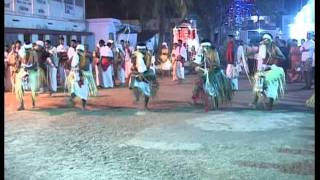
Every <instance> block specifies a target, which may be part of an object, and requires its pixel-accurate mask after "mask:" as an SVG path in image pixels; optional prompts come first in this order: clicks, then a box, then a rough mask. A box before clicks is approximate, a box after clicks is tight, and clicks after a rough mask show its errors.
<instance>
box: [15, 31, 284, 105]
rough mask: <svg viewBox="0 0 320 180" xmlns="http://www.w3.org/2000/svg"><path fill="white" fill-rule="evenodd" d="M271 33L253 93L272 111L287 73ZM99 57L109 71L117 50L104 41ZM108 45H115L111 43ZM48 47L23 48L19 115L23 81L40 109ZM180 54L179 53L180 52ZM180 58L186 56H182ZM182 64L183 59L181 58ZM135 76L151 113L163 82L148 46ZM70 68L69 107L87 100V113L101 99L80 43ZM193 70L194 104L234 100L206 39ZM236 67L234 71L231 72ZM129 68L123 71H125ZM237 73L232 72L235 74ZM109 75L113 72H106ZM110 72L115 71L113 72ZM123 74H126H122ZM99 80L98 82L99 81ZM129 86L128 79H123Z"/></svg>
mask: <svg viewBox="0 0 320 180" xmlns="http://www.w3.org/2000/svg"><path fill="white" fill-rule="evenodd" d="M272 39H273V38H272V36H271V35H270V34H264V35H263V37H262V41H261V42H260V47H259V49H260V48H261V51H259V53H261V54H262V57H263V65H262V66H261V67H260V68H259V69H258V71H257V72H256V74H255V76H254V77H255V78H254V85H253V92H254V98H253V99H254V100H253V102H252V104H251V106H252V107H253V108H256V106H257V103H258V100H259V98H260V97H263V99H267V100H268V103H267V104H268V105H267V109H270V110H271V109H272V106H273V104H274V102H275V101H276V100H278V99H279V98H280V97H281V96H282V95H283V94H284V90H285V73H284V71H283V69H282V68H281V67H279V66H278V63H279V62H280V61H281V60H282V59H284V55H283V54H282V53H281V51H280V50H279V48H278V47H277V46H276V45H275V43H274V42H273V41H272ZM99 44H100V55H99V56H98V59H99V63H101V65H102V67H103V68H105V69H106V70H108V68H109V67H110V64H112V63H113V60H114V59H113V57H114V56H113V55H111V53H112V51H110V49H108V48H106V49H105V50H104V42H103V41H100V43H99ZM107 46H110V44H108V45H107ZM42 48H43V42H42V41H37V42H36V45H35V47H34V48H32V49H31V46H27V45H26V46H24V47H23V52H22V53H21V55H20V58H19V60H18V61H17V63H16V67H17V68H16V69H17V71H16V83H15V93H16V96H17V99H18V101H19V103H20V106H19V108H18V110H24V109H25V107H24V100H23V96H24V89H25V88H24V87H25V86H24V82H26V79H28V81H27V82H28V83H29V86H30V90H31V96H32V106H33V107H35V102H36V93H37V89H38V88H39V83H40V82H41V79H42V78H43V71H42V68H41V66H40V64H41V63H40V62H38V61H37V58H35V56H39V55H40V54H39V52H40V49H42ZM178 54H179V53H178ZM178 56H181V55H178ZM176 58H177V59H183V58H184V57H176ZM130 59H131V67H130V74H129V75H128V77H129V78H128V81H129V82H128V84H129V89H130V90H132V92H133V97H134V100H135V101H137V102H138V101H139V100H140V98H141V97H142V96H143V97H144V108H145V109H149V106H148V104H149V101H150V98H151V97H153V96H155V95H156V94H157V91H158V89H159V83H158V81H157V77H156V72H155V70H154V69H153V68H152V67H151V64H152V54H151V53H150V52H149V51H148V50H147V47H146V45H145V44H144V43H139V44H138V45H137V47H136V49H135V51H134V52H133V53H132V54H131V57H130ZM47 63H49V64H52V66H54V67H55V64H56V63H55V62H53V61H52V60H50V58H48V62H47ZM65 63H66V64H69V66H70V68H69V69H70V71H69V73H68V74H67V76H66V84H67V88H68V92H69V94H70V97H69V101H70V104H71V105H72V106H73V105H74V99H75V98H76V97H78V98H80V99H81V100H82V109H83V110H85V109H86V104H87V101H88V98H89V96H97V93H98V90H97V82H96V81H95V78H94V76H93V73H92V69H91V66H90V59H89V57H88V55H87V54H86V51H85V47H84V45H82V44H78V45H77V46H76V47H75V53H74V54H73V56H72V57H71V58H69V59H67V60H66V62H65ZM192 65H193V66H194V68H195V70H196V71H197V72H198V74H199V76H198V80H197V81H196V83H195V85H194V89H193V96H192V99H193V101H194V103H197V102H199V101H200V102H201V103H203V104H204V108H205V111H209V110H212V109H217V108H219V106H220V105H221V104H223V103H228V102H231V101H232V98H233V95H234V92H235V89H237V88H235V87H234V82H233V79H234V78H233V77H232V76H229V75H228V74H229V73H228V72H226V73H225V71H224V70H223V69H222V67H221V65H220V59H219V54H218V51H217V49H216V48H215V47H214V46H213V45H212V44H211V42H210V41H207V40H204V41H202V42H201V44H200V50H199V51H198V53H197V55H196V58H195V60H194V61H192ZM232 67H233V68H235V66H231V68H232ZM126 70H127V69H124V71H126ZM231 71H232V70H231ZM104 73H108V71H104ZM109 73H110V72H109ZM123 73H124V72H123ZM96 78H97V77H96ZM105 81H106V82H102V84H105V85H108V84H111V86H113V84H112V83H113V80H112V77H111V79H106V80H105ZM123 82H124V80H123Z"/></svg>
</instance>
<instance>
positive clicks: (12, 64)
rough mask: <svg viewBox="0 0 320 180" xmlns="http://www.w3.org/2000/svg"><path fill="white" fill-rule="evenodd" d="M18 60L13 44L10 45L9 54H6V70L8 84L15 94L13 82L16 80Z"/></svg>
mask: <svg viewBox="0 0 320 180" xmlns="http://www.w3.org/2000/svg"><path fill="white" fill-rule="evenodd" d="M18 60H19V55H18V53H17V52H16V51H15V44H12V45H11V49H10V52H9V54H8V68H9V71H10V82H11V91H12V93H14V92H15V89H14V88H15V80H16V77H15V76H16V72H17V66H16V64H17V61H18Z"/></svg>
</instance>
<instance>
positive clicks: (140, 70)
mask: <svg viewBox="0 0 320 180" xmlns="http://www.w3.org/2000/svg"><path fill="white" fill-rule="evenodd" d="M151 58H152V57H151V54H149V53H148V52H147V47H146V45H145V44H144V43H140V44H138V46H137V50H136V51H135V52H134V53H133V58H132V69H131V78H130V86H129V88H130V89H132V90H133V92H134V95H135V100H136V102H138V101H139V99H140V94H142V93H143V94H144V108H145V109H148V103H149V99H150V97H153V96H155V95H156V92H157V90H158V88H159V84H158V82H157V79H156V76H155V73H154V71H153V70H151V69H150V65H151Z"/></svg>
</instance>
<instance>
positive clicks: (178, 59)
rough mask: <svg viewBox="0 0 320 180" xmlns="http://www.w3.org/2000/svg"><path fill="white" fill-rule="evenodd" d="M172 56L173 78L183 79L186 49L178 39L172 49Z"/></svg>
mask: <svg viewBox="0 0 320 180" xmlns="http://www.w3.org/2000/svg"><path fill="white" fill-rule="evenodd" d="M172 57H173V80H174V81H176V80H179V81H180V82H181V81H182V80H183V79H184V63H185V61H186V60H187V50H186V48H185V47H184V46H183V45H182V40H178V43H177V44H176V47H175V48H174V50H172Z"/></svg>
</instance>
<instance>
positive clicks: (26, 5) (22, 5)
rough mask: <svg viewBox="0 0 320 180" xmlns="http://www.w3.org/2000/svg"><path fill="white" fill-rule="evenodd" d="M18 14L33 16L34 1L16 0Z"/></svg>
mask: <svg viewBox="0 0 320 180" xmlns="http://www.w3.org/2000/svg"><path fill="white" fill-rule="evenodd" d="M15 10H16V11H17V12H21V13H28V14H32V0H16V9H15Z"/></svg>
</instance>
